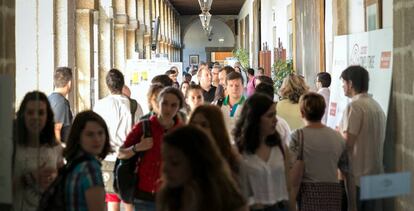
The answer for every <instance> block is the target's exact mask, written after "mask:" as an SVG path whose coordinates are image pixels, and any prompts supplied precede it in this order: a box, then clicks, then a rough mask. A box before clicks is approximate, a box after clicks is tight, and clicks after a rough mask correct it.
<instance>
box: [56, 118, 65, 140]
mask: <svg viewBox="0 0 414 211" xmlns="http://www.w3.org/2000/svg"><path fill="white" fill-rule="evenodd" d="M62 127H63V124H62V123H61V122H56V123H55V136H56V140H58V141H59V142H62V137H61V135H60V131H61V130H62Z"/></svg>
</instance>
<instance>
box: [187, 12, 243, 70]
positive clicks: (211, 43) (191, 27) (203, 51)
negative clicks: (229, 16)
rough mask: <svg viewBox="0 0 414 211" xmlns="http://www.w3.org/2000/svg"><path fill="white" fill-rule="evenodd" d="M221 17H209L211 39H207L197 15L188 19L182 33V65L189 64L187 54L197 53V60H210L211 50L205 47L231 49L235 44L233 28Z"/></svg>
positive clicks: (221, 49) (222, 49)
mask: <svg viewBox="0 0 414 211" xmlns="http://www.w3.org/2000/svg"><path fill="white" fill-rule="evenodd" d="M223 20H224V19H222V18H213V17H212V19H211V22H210V23H211V25H212V26H213V35H212V39H211V40H208V39H207V36H206V35H205V33H204V30H203V29H202V26H201V22H200V20H199V18H198V17H193V18H192V19H191V20H189V21H188V23H189V24H188V25H187V26H186V27H185V29H184V33H183V65H184V66H185V67H186V66H188V65H189V56H190V55H198V56H199V61H210V53H211V51H209V50H207V49H219V50H220V51H231V50H232V49H234V47H235V46H236V37H235V34H234V32H233V30H232V29H231V28H230V27H229V26H228V24H226V23H225V20H224V21H223ZM224 49H225V50H224Z"/></svg>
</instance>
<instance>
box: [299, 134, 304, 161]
mask: <svg viewBox="0 0 414 211" xmlns="http://www.w3.org/2000/svg"><path fill="white" fill-rule="evenodd" d="M298 136H299V137H298V138H299V154H298V157H297V160H303V149H304V148H305V144H304V142H303V130H302V129H299V130H298Z"/></svg>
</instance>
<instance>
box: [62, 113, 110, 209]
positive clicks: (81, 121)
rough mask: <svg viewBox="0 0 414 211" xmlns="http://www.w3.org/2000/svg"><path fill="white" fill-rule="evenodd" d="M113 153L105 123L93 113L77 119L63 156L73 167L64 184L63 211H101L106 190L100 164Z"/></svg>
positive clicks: (79, 115) (82, 115)
mask: <svg viewBox="0 0 414 211" xmlns="http://www.w3.org/2000/svg"><path fill="white" fill-rule="evenodd" d="M111 152H112V148H111V145H110V143H109V132H108V128H107V126H106V123H105V121H104V120H103V119H102V117H101V116H99V115H98V114H96V113H95V112H93V111H83V112H81V113H79V114H78V115H76V117H75V120H74V122H73V124H72V128H71V130H70V133H69V137H68V139H67V146H66V148H65V150H64V152H63V155H64V156H65V158H66V160H67V165H69V166H71V165H72V164H73V166H72V167H71V170H70V171H69V172H68V173H67V175H66V177H65V180H64V202H65V208H66V211H70V210H77V211H81V210H85V211H86V210H89V211H104V210H106V207H105V189H104V182H103V178H102V171H101V164H100V161H101V160H103V159H104V158H105V157H106V155H108V154H109V153H111Z"/></svg>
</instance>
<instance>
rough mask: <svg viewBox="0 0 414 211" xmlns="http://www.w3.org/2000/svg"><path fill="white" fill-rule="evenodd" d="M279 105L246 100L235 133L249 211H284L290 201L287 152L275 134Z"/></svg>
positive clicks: (266, 99)
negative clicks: (287, 179) (287, 178)
mask: <svg viewBox="0 0 414 211" xmlns="http://www.w3.org/2000/svg"><path fill="white" fill-rule="evenodd" d="M276 124H277V119H276V104H275V103H274V102H273V100H272V99H270V98H269V97H268V96H266V95H262V94H253V95H252V96H251V97H250V98H248V99H247V100H246V102H245V103H244V106H243V110H242V112H241V115H240V118H239V119H238V121H237V124H236V127H235V129H234V131H233V133H234V138H235V140H236V144H237V146H238V148H239V151H240V153H241V154H242V156H243V160H242V162H241V169H240V170H241V171H240V178H241V179H240V183H241V187H242V190H243V193H244V194H245V196H246V197H247V198H248V199H249V205H250V210H269V211H281V210H283V211H284V210H287V209H288V203H287V200H288V199H289V194H288V189H287V182H286V173H285V171H286V169H285V163H286V162H285V150H284V149H285V148H284V145H283V143H282V141H281V138H280V135H279V133H278V132H277V131H276V129H275V128H276Z"/></svg>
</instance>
